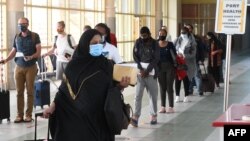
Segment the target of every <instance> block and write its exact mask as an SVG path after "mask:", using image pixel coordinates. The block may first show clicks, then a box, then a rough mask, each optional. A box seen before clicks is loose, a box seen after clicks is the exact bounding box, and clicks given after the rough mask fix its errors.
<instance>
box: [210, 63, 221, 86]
mask: <svg viewBox="0 0 250 141" xmlns="http://www.w3.org/2000/svg"><path fill="white" fill-rule="evenodd" d="M211 73H212V75H213V77H214V80H215V83H216V86H219V84H220V66H216V67H211Z"/></svg>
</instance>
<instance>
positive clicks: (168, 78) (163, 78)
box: [158, 67, 175, 108]
mask: <svg viewBox="0 0 250 141" xmlns="http://www.w3.org/2000/svg"><path fill="white" fill-rule="evenodd" d="M174 79H175V70H174V68H173V67H171V68H168V69H167V70H166V71H164V72H162V71H160V73H159V76H158V81H159V85H160V93H161V106H162V107H166V92H167V93H168V103H169V107H172V108H173V107H174V88H173V87H174Z"/></svg>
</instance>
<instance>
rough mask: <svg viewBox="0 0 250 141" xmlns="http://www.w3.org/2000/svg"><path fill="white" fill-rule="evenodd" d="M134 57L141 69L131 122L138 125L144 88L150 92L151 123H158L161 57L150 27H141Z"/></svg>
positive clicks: (135, 125)
mask: <svg viewBox="0 0 250 141" xmlns="http://www.w3.org/2000/svg"><path fill="white" fill-rule="evenodd" d="M133 57H134V60H135V62H136V64H137V67H138V69H139V74H138V75H137V84H136V94H135V100H134V102H135V103H134V104H135V110H134V114H133V117H132V118H131V124H132V126H134V127H138V120H139V117H140V115H141V104H142V96H143V92H144V89H145V88H146V89H147V91H148V94H149V101H150V102H149V103H150V104H149V107H150V115H151V121H150V124H157V96H158V85H157V75H158V66H157V64H158V62H159V59H160V50H159V46H158V43H157V41H156V40H155V39H153V38H152V37H151V33H150V30H149V28H148V27H146V26H144V27H142V28H141V29H140V38H138V39H137V40H136V41H135V45H134V48H133Z"/></svg>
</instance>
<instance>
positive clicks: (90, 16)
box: [24, 0, 105, 50]
mask: <svg viewBox="0 0 250 141" xmlns="http://www.w3.org/2000/svg"><path fill="white" fill-rule="evenodd" d="M104 4H105V0H25V7H24V13H25V16H26V17H27V18H28V19H30V21H31V22H30V27H29V28H30V30H32V31H34V32H37V33H38V34H39V35H40V38H41V42H42V48H43V50H44V49H46V48H50V47H51V45H52V44H53V42H54V41H53V38H54V36H55V35H56V34H57V31H56V26H57V22H58V21H64V22H65V24H66V27H65V31H66V33H69V34H72V36H73V37H74V39H75V41H76V42H78V40H79V38H80V36H81V34H82V29H83V27H84V25H91V26H92V27H93V26H95V25H96V24H97V23H99V22H105V19H104V18H105V16H104V11H105V10H104Z"/></svg>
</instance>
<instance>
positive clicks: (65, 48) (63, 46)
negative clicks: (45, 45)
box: [42, 21, 76, 80]
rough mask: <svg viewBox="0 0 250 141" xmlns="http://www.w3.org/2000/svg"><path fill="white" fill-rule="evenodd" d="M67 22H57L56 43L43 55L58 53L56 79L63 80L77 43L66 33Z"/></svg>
mask: <svg viewBox="0 0 250 141" xmlns="http://www.w3.org/2000/svg"><path fill="white" fill-rule="evenodd" d="M64 29H65V23H64V21H59V22H58V23H57V32H58V35H56V36H55V39H54V45H53V46H52V48H51V49H50V50H49V51H48V52H47V53H45V54H43V55H42V56H43V57H45V56H48V55H52V54H53V53H54V54H55V55H56V57H57V60H56V79H57V80H62V78H63V76H62V75H63V72H64V70H65V68H66V66H67V64H68V62H69V60H70V59H71V56H72V55H73V52H74V48H75V47H76V43H75V40H74V38H73V37H72V36H71V35H70V34H67V33H65V31H64Z"/></svg>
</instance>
